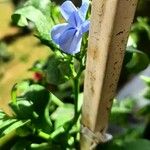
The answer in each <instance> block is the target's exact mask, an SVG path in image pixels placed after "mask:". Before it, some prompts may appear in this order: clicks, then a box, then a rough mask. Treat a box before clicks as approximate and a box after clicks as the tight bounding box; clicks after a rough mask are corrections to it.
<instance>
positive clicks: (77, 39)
mask: <svg viewBox="0 0 150 150" xmlns="http://www.w3.org/2000/svg"><path fill="white" fill-rule="evenodd" d="M81 40H82V35H81V34H80V33H79V32H77V30H75V29H71V30H67V31H65V32H64V33H63V35H62V36H61V37H60V41H59V45H60V48H61V49H62V50H63V51H64V52H65V53H68V54H75V53H78V52H79V51H80V47H81Z"/></svg>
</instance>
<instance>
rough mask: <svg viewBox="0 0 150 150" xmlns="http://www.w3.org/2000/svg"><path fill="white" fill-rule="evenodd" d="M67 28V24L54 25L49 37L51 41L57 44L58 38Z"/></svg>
mask: <svg viewBox="0 0 150 150" xmlns="http://www.w3.org/2000/svg"><path fill="white" fill-rule="evenodd" d="M68 28H69V25H68V24H67V23H63V24H59V25H55V26H54V27H53V28H52V30H51V37H52V40H53V41H54V42H55V43H56V44H59V38H60V36H61V35H62V33H63V32H64V31H65V30H67V29H68Z"/></svg>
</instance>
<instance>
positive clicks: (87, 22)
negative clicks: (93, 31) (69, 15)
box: [81, 20, 90, 33]
mask: <svg viewBox="0 0 150 150" xmlns="http://www.w3.org/2000/svg"><path fill="white" fill-rule="evenodd" d="M89 26H90V21H89V20H86V21H84V23H83V24H82V25H81V30H82V33H85V32H87V31H88V30H89Z"/></svg>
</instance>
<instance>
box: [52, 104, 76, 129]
mask: <svg viewBox="0 0 150 150" xmlns="http://www.w3.org/2000/svg"><path fill="white" fill-rule="evenodd" d="M73 117H74V105H72V104H64V105H63V106H60V107H58V108H57V109H56V111H55V112H54V113H53V114H52V115H51V118H52V119H53V120H54V121H55V129H56V128H58V127H60V126H63V125H64V124H65V123H67V122H69V121H71V120H72V119H73Z"/></svg>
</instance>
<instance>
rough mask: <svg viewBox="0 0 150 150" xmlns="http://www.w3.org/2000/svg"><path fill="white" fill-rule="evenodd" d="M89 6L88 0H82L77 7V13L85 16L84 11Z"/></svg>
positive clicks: (85, 11)
mask: <svg viewBox="0 0 150 150" xmlns="http://www.w3.org/2000/svg"><path fill="white" fill-rule="evenodd" d="M88 8H89V0H82V5H81V7H80V8H79V13H80V15H81V16H82V17H83V18H85V17H86V13H87V11H88Z"/></svg>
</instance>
